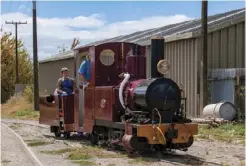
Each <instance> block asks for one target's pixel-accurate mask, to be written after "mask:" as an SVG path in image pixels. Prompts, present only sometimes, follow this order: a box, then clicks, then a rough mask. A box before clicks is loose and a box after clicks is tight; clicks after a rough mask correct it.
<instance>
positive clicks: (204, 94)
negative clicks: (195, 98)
mask: <svg viewBox="0 0 246 166" xmlns="http://www.w3.org/2000/svg"><path fill="white" fill-rule="evenodd" d="M207 15H208V1H206V0H203V1H202V20H201V21H202V30H201V35H202V52H201V70H200V72H201V73H200V75H201V77H200V79H201V84H200V111H201V112H202V110H203V108H204V107H205V106H206V105H207V102H208V83H207V62H208V58H207V44H208V43H207V33H208V24H207ZM200 115H201V114H200Z"/></svg>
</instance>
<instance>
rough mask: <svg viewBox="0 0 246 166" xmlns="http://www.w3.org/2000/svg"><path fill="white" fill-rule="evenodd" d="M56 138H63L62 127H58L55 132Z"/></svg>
mask: <svg viewBox="0 0 246 166" xmlns="http://www.w3.org/2000/svg"><path fill="white" fill-rule="evenodd" d="M55 136H56V137H60V136H61V130H60V127H57V128H56V130H55Z"/></svg>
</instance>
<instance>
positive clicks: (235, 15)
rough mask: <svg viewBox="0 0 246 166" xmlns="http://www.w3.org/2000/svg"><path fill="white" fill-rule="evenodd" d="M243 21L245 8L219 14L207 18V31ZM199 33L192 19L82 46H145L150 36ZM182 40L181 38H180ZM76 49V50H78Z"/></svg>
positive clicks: (172, 36) (148, 42) (171, 36)
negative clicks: (108, 43)
mask: <svg viewBox="0 0 246 166" xmlns="http://www.w3.org/2000/svg"><path fill="white" fill-rule="evenodd" d="M243 21H245V8H242V9H237V10H233V11H229V12H226V13H220V14H216V15H212V16H209V17H208V31H209V32H211V31H215V30H217V29H221V28H224V27H227V26H230V25H233V24H236V23H238V22H243ZM200 32H201V19H200V18H199V19H194V20H190V21H185V22H181V23H177V24H171V25H167V26H163V27H159V28H152V29H148V30H144V31H138V32H134V33H131V34H128V35H123V36H118V37H114V38H110V39H105V40H101V41H96V42H93V43H89V44H87V45H84V46H79V47H86V46H91V45H99V44H103V43H107V42H130V43H136V44H139V45H143V46H147V45H150V43H151V37H152V36H156V35H158V36H162V37H164V38H165V39H168V38H169V39H170V38H174V36H184V37H185V38H187V36H186V35H184V34H189V36H190V37H192V36H196V35H199V33H200ZM181 38H182V37H181ZM181 38H180V37H179V38H178V39H181ZM79 47H77V48H79Z"/></svg>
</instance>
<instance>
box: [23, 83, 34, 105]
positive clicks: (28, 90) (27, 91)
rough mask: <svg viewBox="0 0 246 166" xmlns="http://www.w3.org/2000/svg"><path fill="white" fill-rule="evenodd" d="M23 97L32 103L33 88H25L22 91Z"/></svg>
mask: <svg viewBox="0 0 246 166" xmlns="http://www.w3.org/2000/svg"><path fill="white" fill-rule="evenodd" d="M23 93H24V96H25V97H26V99H27V101H28V102H29V103H33V99H34V92H33V86H32V85H30V86H26V87H25V89H24V91H23Z"/></svg>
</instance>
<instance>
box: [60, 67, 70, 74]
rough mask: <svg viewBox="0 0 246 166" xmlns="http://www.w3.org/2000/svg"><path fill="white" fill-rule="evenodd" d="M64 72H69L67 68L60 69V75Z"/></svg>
mask: <svg viewBox="0 0 246 166" xmlns="http://www.w3.org/2000/svg"><path fill="white" fill-rule="evenodd" d="M64 71H69V70H68V68H66V67H63V68H62V69H61V73H62V72H64Z"/></svg>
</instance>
